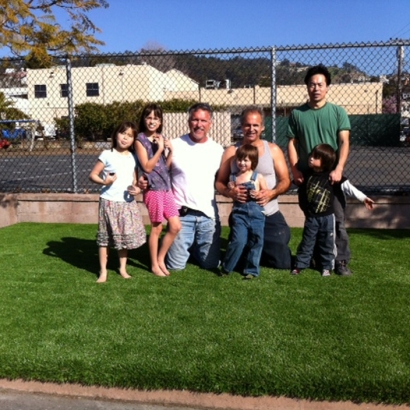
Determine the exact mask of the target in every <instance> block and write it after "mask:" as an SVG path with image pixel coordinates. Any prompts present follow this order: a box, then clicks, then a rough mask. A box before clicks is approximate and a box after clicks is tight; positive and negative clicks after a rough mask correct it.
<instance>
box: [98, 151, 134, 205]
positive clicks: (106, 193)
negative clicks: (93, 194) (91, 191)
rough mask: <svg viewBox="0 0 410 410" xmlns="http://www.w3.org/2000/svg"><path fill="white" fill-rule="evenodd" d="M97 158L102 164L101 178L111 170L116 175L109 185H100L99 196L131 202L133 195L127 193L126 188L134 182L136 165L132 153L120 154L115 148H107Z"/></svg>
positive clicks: (110, 199) (116, 200)
mask: <svg viewBox="0 0 410 410" xmlns="http://www.w3.org/2000/svg"><path fill="white" fill-rule="evenodd" d="M98 159H99V161H101V162H102V163H103V164H104V171H103V179H105V177H106V176H107V175H108V174H109V173H111V172H114V173H115V174H116V175H117V179H116V180H115V181H114V182H113V183H112V184H111V185H107V186H106V185H104V186H103V187H102V189H101V198H104V199H108V200H109V201H115V202H131V201H132V200H133V199H134V197H133V196H131V195H130V194H129V193H128V191H127V188H128V186H129V185H132V183H133V182H134V175H135V169H136V167H137V161H136V158H135V157H134V155H133V154H131V152H128V153H127V154H120V153H119V152H118V151H117V150H116V149H113V150H112V151H111V150H110V149H107V150H105V151H103V152H102V153H101V154H100V156H99V157H98Z"/></svg>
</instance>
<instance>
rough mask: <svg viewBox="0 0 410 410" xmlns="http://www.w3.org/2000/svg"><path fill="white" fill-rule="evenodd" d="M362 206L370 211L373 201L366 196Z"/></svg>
mask: <svg viewBox="0 0 410 410" xmlns="http://www.w3.org/2000/svg"><path fill="white" fill-rule="evenodd" d="M364 206H365V207H366V208H367V209H369V210H370V211H371V210H372V209H373V207H374V201H373V199H370V198H366V199H365V200H364Z"/></svg>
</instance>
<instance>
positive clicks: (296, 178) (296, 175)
mask: <svg viewBox="0 0 410 410" xmlns="http://www.w3.org/2000/svg"><path fill="white" fill-rule="evenodd" d="M292 175H293V182H294V183H295V184H296V185H297V186H299V185H302V184H303V181H304V178H303V174H302V172H300V171H299V170H298V169H297V168H295V169H293V170H292Z"/></svg>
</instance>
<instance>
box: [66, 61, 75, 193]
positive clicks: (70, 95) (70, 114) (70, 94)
mask: <svg viewBox="0 0 410 410" xmlns="http://www.w3.org/2000/svg"><path fill="white" fill-rule="evenodd" d="M66 73H67V91H68V98H67V101H68V118H69V122H70V147H71V168H72V176H73V192H74V193H77V167H76V165H75V159H76V155H75V135H74V103H73V82H72V77H71V61H70V59H69V58H68V57H67V58H66Z"/></svg>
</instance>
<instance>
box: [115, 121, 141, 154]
mask: <svg viewBox="0 0 410 410" xmlns="http://www.w3.org/2000/svg"><path fill="white" fill-rule="evenodd" d="M128 128H131V130H132V135H133V137H134V141H133V142H132V144H131V146H130V147H129V148H128V150H129V151H131V152H134V142H135V139H136V138H137V126H136V125H135V122H132V121H124V122H122V123H121V124H120V125H118V127H117V128H116V129H115V130H114V132H113V133H112V134H111V151H112V150H113V149H114V148H117V135H118V134H122V133H123V132H125V131H127V130H128Z"/></svg>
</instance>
